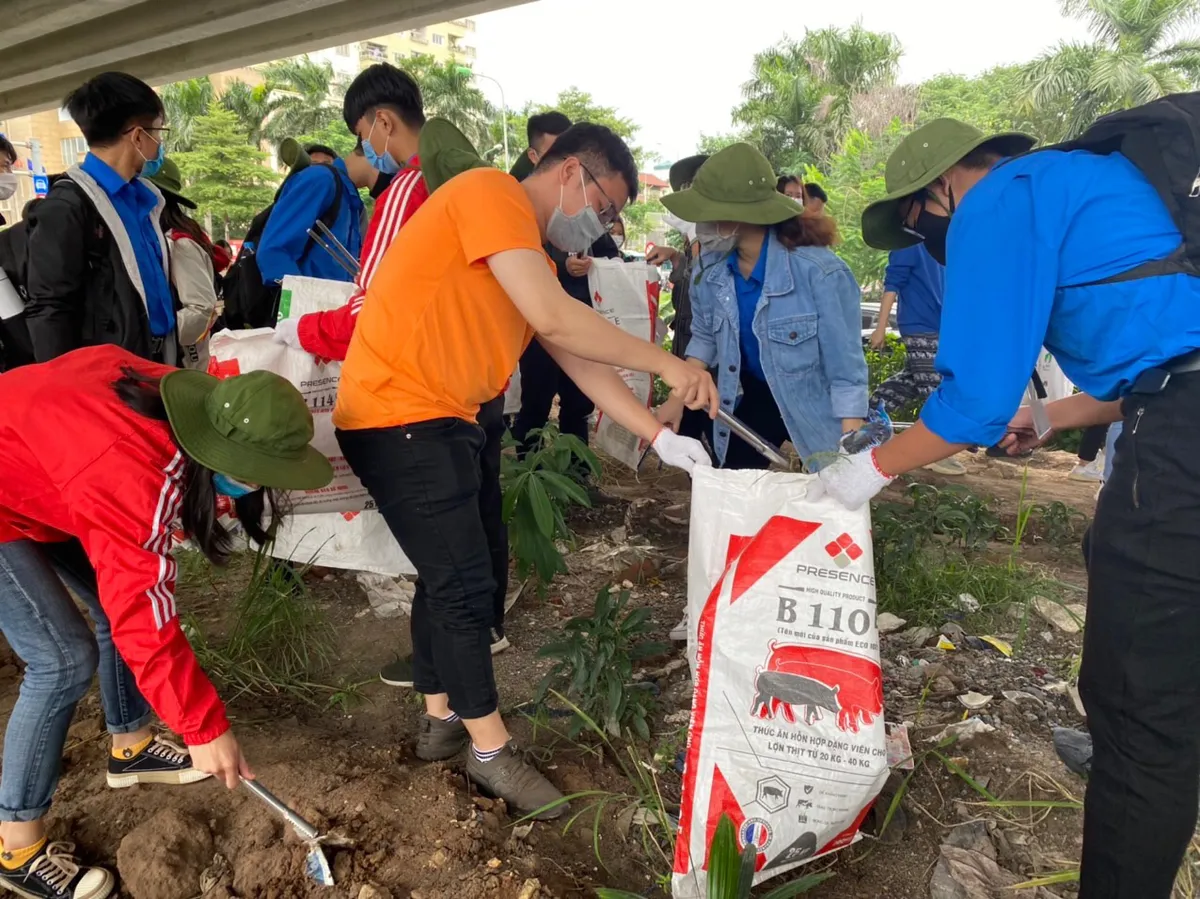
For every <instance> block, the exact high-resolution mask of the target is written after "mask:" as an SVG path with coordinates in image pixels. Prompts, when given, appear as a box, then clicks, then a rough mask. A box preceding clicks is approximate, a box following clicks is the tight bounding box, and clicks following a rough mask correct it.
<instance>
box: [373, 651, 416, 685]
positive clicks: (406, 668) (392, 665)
mask: <svg viewBox="0 0 1200 899" xmlns="http://www.w3.org/2000/svg"><path fill="white" fill-rule="evenodd" d="M379 679H380V680H381V681H383V682H384V683H385V684H387V685H388V686H389V687H408V688H409V689H412V685H413V661H412V656H405V657H404V658H402V659H400V658H397V659H396V660H395V661H394V662H389V663H388V664H387V665H384V666H383V668H382V669H381V670H380V672H379Z"/></svg>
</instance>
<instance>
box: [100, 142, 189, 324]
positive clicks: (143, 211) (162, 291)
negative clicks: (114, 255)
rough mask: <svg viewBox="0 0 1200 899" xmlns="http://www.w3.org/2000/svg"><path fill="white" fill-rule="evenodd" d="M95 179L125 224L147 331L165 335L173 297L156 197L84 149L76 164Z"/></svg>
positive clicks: (172, 315) (170, 320)
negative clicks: (144, 303)
mask: <svg viewBox="0 0 1200 899" xmlns="http://www.w3.org/2000/svg"><path fill="white" fill-rule="evenodd" d="M80 168H82V169H83V170H84V171H85V172H86V173H87V174H89V175H91V176H92V177H93V178H94V179H96V183H97V184H98V185H100V189H101V190H103V191H104V192H105V193H106V194H108V198H109V200H111V201H112V204H113V208H114V209H116V210H117V217H118V218H120V220H121V224H122V225H124V226H125V233H126V234H128V235H129V242H130V244H132V245H133V257H134V259H136V260H137V267H138V274H139V275H141V279H142V290H143V292H144V293H145V297H146V313H147V314H148V316H149V318H150V333H151V334H153V335H154V336H155V337H165V336H166V335H168V334H171V333H173V332H174V330H175V298H174V297H173V296H172V295H171V285H170V283H169V282H168V281H167V274H166V269H165V268H164V267H163V255H162V244H161V243H160V242H159V239H160V237H161V235H162V230H161V228H160V226H159V223H158V213H157V211H156V210H157V209H158V197H157V196H155V194H154V191H152V190H151V189H150V188H148V187H147V186H146V185H145V184H143V183H142V182H141V180H140V179H138V178H134V179H133V180H132V181H126V180H125V179H124V178H122V177H121V176H120V175H118V174H117V173H116V172H115V171H114V170H113V168H112V167H111V166H110V165H109V164H108V163H107V162H105V161H104V160H103V159H101V158H100V157H98V156H94V155H92V154H91V153H88V155H87V156H86V157H84V160H83V164H82V165H81V166H80Z"/></svg>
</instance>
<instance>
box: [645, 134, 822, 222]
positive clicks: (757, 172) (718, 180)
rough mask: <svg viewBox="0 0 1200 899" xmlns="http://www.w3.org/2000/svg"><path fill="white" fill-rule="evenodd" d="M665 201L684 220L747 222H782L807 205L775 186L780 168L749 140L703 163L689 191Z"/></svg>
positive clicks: (732, 145)
mask: <svg viewBox="0 0 1200 899" xmlns="http://www.w3.org/2000/svg"><path fill="white" fill-rule="evenodd" d="M662 203H663V205H664V206H666V207H667V209H669V210H670V211H671V212H673V213H675V214H676V215H677V216H679V217H680V218H681V219H683V220H684V221H685V222H745V223H746V224H748V225H777V224H779V223H780V222H784V221H787V220H788V219H790V218H795V217H796V216H798V215H801V214H802V213H803V212H804V207H802V206H801V205H800V204H799V203H797V202H796V201H795V200H793V199H792V198H791V197H788V196H785V195H783V194H781V193H779V192H778V191H776V190H775V169H774V168H772V166H771V163H770V162H768V161H767V157H765V156H763V155H762V153H760V152H759V151H758V150H756V149H755V148H754V147H752V146H750V144H745V143H738V144H730V145H729V146H728V147H726V148H725V149H724V150H721V151H720V152H719V153H715V154H713V155H712V156H710V157H709V159H708V161H707V162H705V163H704V164H703V165H702V166H700V170H699V171H698V172H696V176H695V177H694V178H693V179H692V186H691V187H689V188H688V189H687V190H681V191H678V192H677V193H670V194H667V195H666V196H664V197H663V198H662Z"/></svg>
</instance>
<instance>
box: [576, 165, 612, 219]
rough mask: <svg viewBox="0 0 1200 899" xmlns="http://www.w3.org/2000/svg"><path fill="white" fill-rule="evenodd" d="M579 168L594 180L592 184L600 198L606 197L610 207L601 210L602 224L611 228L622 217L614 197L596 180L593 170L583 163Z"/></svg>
mask: <svg viewBox="0 0 1200 899" xmlns="http://www.w3.org/2000/svg"><path fill="white" fill-rule="evenodd" d="M579 167H580V168H581V169H583V170H584V171H585V172H587V176H588V177H589V178H591V179H592V183H593V184H595V185H596V189H597V190H599V191H600V196H602V197H604V199H605V200H607V201H608V205H607V206H605V207H604V208H603V209H601V210H600V222H601V224H603V225H605V226H606V227H611V226H612V224H613V222H615V221H616V220H617V217H618V216H619V215H620V212H618V211H617V204H616V203H614V202H613V201H612V197H610V196H609V195H608V194H607V193H605V192H604V188H603V187H601V186H600V182H599V181H597V180H596V176H595V175H593V174H592V172H591V169H589V168H588V167H587V166H586V165H584V164H583V163H582V162H581V163H579Z"/></svg>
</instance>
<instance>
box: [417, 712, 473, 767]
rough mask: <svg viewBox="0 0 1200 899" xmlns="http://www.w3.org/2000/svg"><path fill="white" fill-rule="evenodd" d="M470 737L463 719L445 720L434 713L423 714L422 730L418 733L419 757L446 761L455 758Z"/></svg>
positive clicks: (433, 760) (425, 760) (434, 760)
mask: <svg viewBox="0 0 1200 899" xmlns="http://www.w3.org/2000/svg"><path fill="white" fill-rule="evenodd" d="M468 739H469V737H468V734H467V726H466V725H465V724H463V723H462V719H461V718H459V719H458V720H457V721H443V720H442V719H441V718H434V717H433V716H432V715H422V716H421V732H420V733H419V734H417V758H419V759H420V760H421V761H423V762H444V761H447V760H449V759H452V758H454V757H455V756H456V755H458V754H459V753H460V752H462V750H463V747H464V746H466V745H467V740H468Z"/></svg>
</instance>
